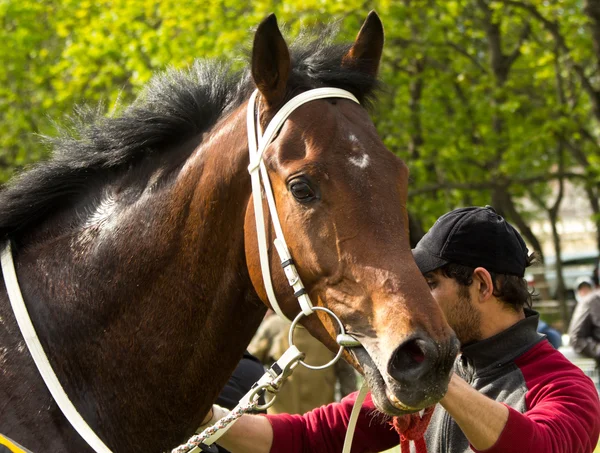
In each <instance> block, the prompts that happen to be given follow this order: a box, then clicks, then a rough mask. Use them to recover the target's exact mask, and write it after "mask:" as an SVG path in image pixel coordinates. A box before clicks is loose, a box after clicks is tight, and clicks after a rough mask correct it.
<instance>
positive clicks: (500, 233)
mask: <svg viewBox="0 0 600 453" xmlns="http://www.w3.org/2000/svg"><path fill="white" fill-rule="evenodd" d="M412 252H413V256H414V258H415V261H416V262H417V266H419V270H420V271H421V273H422V274H425V273H427V272H431V271H434V270H436V269H439V268H440V267H442V266H444V265H446V264H448V263H455V264H461V265H463V266H468V267H473V268H475V267H483V268H485V269H487V270H488V271H489V272H495V273H497V274H508V275H516V276H518V277H523V276H524V275H525V268H526V267H527V262H528V259H527V258H528V255H529V251H528V250H527V247H526V245H525V242H524V241H523V238H522V237H521V235H520V234H519V232H518V231H517V230H516V229H515V228H514V227H513V226H512V225H511V224H510V223H508V222H507V221H506V220H505V219H504V218H503V217H502V216H501V215H499V214H498V213H497V212H496V211H495V210H494V208H492V207H491V206H486V207H484V208H481V207H469V208H459V209H455V210H454V211H451V212H449V213H447V214H444V215H443V216H441V217H440V218H439V219H438V220H437V221H436V222H435V224H434V225H433V226H432V227H431V229H430V230H429V231H428V232H427V234H425V236H423V238H422V239H421V240H420V241H419V243H418V244H417V246H416V247H415V248H414V249H413V251H412Z"/></svg>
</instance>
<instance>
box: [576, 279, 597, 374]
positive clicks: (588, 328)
mask: <svg viewBox="0 0 600 453" xmlns="http://www.w3.org/2000/svg"><path fill="white" fill-rule="evenodd" d="M576 291H577V306H576V307H575V311H574V312H573V317H572V318H571V322H570V324H569V343H570V344H571V346H572V347H573V349H574V350H575V351H576V352H578V353H579V354H581V355H584V356H586V357H590V358H592V359H594V360H595V361H596V367H597V368H600V289H597V290H594V283H593V282H592V280H591V279H581V280H578V282H577V286H576ZM598 384H599V385H600V378H599V382H598Z"/></svg>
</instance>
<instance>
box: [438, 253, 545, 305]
mask: <svg viewBox="0 0 600 453" xmlns="http://www.w3.org/2000/svg"><path fill="white" fill-rule="evenodd" d="M531 261H532V259H531V258H528V260H527V265H528V266H529V265H530V264H531ZM440 270H441V271H442V273H443V274H444V275H445V276H446V277H448V278H451V279H453V280H455V281H456V282H457V283H458V284H459V285H460V286H461V287H467V286H470V285H471V283H473V272H474V271H475V268H474V267H469V266H463V265H461V264H455V263H448V264H446V265H445V266H442V267H441V268H440ZM490 275H491V276H492V284H493V285H494V291H493V294H494V296H495V297H496V298H498V299H499V300H500V301H502V302H503V303H504V304H506V305H507V306H509V307H510V308H512V309H513V310H515V311H520V310H521V309H523V308H524V307H527V308H531V304H532V297H533V294H534V293H533V292H532V291H530V290H529V287H528V286H527V281H526V280H525V279H524V278H523V277H518V276H516V275H508V274H496V273H495V272H490Z"/></svg>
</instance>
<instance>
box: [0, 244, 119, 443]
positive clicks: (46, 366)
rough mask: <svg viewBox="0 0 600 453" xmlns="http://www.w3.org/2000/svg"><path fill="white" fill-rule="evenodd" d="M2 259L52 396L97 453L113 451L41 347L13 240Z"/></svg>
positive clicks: (19, 320) (13, 299) (24, 332)
mask: <svg viewBox="0 0 600 453" xmlns="http://www.w3.org/2000/svg"><path fill="white" fill-rule="evenodd" d="M1 260H2V272H3V273H4V283H5V285H6V291H7V292H8V298H9V299H10V303H11V306H12V309H13V312H14V313H15V317H16V318H17V323H18V324H19V329H21V334H22V335H23V338H24V339H25V344H27V348H28V349H29V353H30V354H31V357H33V361H34V362H35V365H36V367H37V369H38V371H39V372H40V374H41V375H42V378H43V379H44V382H45V383H46V387H48V390H49V391H50V394H51V395H52V398H54V401H56V404H57V405H58V407H59V408H60V410H61V411H62V413H63V414H64V416H65V417H66V418H67V420H68V421H69V423H71V425H72V426H73V428H75V431H77V432H78V433H79V435H80V436H81V437H83V439H84V440H85V441H86V442H87V443H88V445H89V446H90V447H92V448H93V449H94V451H96V453H111V451H110V449H109V448H108V447H107V446H106V445H104V442H102V440H100V438H99V437H98V436H97V435H96V433H94V431H93V430H92V428H90V427H89V425H88V424H87V422H86V421H85V420H84V419H83V417H82V416H81V414H80V413H79V412H78V411H77V409H76V408H75V406H74V405H73V403H72V402H71V400H70V399H69V397H68V395H67V394H66V392H65V390H64V389H63V387H62V385H60V382H59V380H58V378H57V377H56V374H54V370H53V369H52V365H50V362H49V361H48V357H47V356H46V353H45V352H44V348H43V347H42V345H41V343H40V340H39V338H38V336H37V334H36V332H35V328H34V327H33V324H32V323H31V318H30V317H29V313H28V311H27V307H26V306H25V302H24V301H23V295H22V294H21V289H20V288H19V282H18V280H17V273H16V271H15V265H14V262H13V257H12V250H11V247H10V240H9V241H7V242H6V244H5V246H4V248H3V250H2V257H1Z"/></svg>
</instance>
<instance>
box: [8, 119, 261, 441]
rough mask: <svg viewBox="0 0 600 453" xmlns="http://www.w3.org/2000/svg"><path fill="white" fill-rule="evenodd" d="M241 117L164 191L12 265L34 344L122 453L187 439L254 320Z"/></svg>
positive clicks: (216, 132)
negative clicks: (106, 224) (37, 341)
mask: <svg viewBox="0 0 600 453" xmlns="http://www.w3.org/2000/svg"><path fill="white" fill-rule="evenodd" d="M243 113H244V110H243V109H240V110H238V111H237V112H234V113H233V114H232V115H230V116H229V117H228V118H226V119H224V120H223V121H221V122H220V123H219V124H217V125H216V126H215V127H214V128H213V130H212V132H210V133H209V134H208V135H207V136H206V138H205V140H203V142H202V143H201V144H200V145H199V146H198V147H197V148H196V149H195V150H194V151H193V152H192V153H191V155H190V156H189V158H188V159H187V160H186V162H185V163H184V164H183V166H182V167H181V168H180V169H179V171H178V173H177V174H176V176H175V178H174V180H172V181H171V183H170V184H165V185H164V187H162V188H158V189H153V190H154V192H149V195H148V196H145V197H144V196H142V197H140V198H139V200H138V201H137V202H136V203H134V204H133V206H134V207H132V208H127V209H125V208H123V209H120V212H121V213H122V214H120V215H119V217H118V219H116V220H115V221H116V223H117V224H116V225H113V231H112V232H111V234H109V233H108V232H102V231H100V232H98V231H96V232H95V234H96V240H95V241H94V240H87V241H79V242H77V241H75V242H74V238H73V236H69V235H66V236H65V237H64V238H62V239H60V240H53V241H52V244H43V245H40V246H38V247H32V248H31V249H29V251H28V252H25V251H24V253H23V254H22V256H20V257H19V261H20V265H21V271H20V273H21V274H22V275H23V276H25V278H24V279H23V283H22V287H23V292H24V294H25V299H26V300H27V301H28V303H30V304H31V305H30V307H31V308H32V310H31V312H32V313H34V315H33V316H32V318H34V319H33V321H34V324H37V325H38V326H40V329H39V330H40V332H39V333H40V337H41V340H42V343H43V344H44V346H45V348H46V350H47V351H48V355H49V356H50V359H51V361H52V362H53V363H55V364H56V363H58V364H59V367H60V368H62V369H68V371H69V372H68V373H66V374H65V375H63V376H60V378H62V379H63V380H64V383H63V385H64V386H65V389H66V390H67V392H68V393H69V394H70V395H73V400H74V402H75V403H76V405H77V404H78V403H79V405H81V406H83V407H85V408H89V411H90V413H92V414H96V415H93V416H92V419H94V418H95V419H96V420H97V422H96V424H95V428H96V429H98V430H99V431H100V432H101V433H102V434H104V435H105V436H106V438H107V439H109V441H112V442H115V443H117V442H118V444H119V445H120V446H121V447H123V449H124V450H127V448H126V447H130V450H128V451H138V450H139V448H140V443H139V442H140V436H132V435H131V433H132V432H136V433H139V432H141V431H144V432H145V433H146V434H145V435H144V436H141V437H144V438H145V441H144V442H143V443H144V444H146V446H147V447H148V448H151V449H154V450H156V448H157V445H163V446H164V448H162V449H161V451H162V450H166V449H167V448H170V447H172V446H173V444H174V443H175V442H179V441H181V439H182V437H183V436H185V435H188V434H191V432H193V429H194V428H196V427H197V426H199V424H200V421H201V419H202V416H203V415H204V413H205V411H206V410H207V409H208V407H209V405H210V404H211V402H212V401H214V399H215V398H216V396H217V394H218V392H219V390H220V389H221V387H222V386H223V385H224V383H225V382H226V380H227V378H228V377H229V375H230V374H231V372H232V371H233V369H234V367H235V365H236V364H237V362H238V360H239V358H240V357H241V354H242V352H243V350H244V347H245V346H246V345H247V344H248V342H249V340H250V339H251V336H252V334H253V333H254V332H255V330H256V328H257V327H258V324H259V323H260V320H261V318H262V315H263V313H264V310H265V308H264V306H263V305H262V304H261V303H260V301H259V300H258V297H257V296H256V293H255V291H254V290H253V288H252V285H251V282H250V278H249V276H248V271H247V269H246V263H245V254H244V217H245V211H246V206H247V203H248V200H249V197H250V178H249V175H248V174H247V170H246V167H247V165H248V157H247V140H246V137H245V130H246V129H245V116H244V114H243ZM98 228H100V226H98ZM88 233H89V232H86V233H85V234H88ZM104 233H106V234H107V235H108V236H107V237H110V239H111V240H110V241H105V242H103V241H101V240H99V239H98V238H100V237H102V235H103V234H104ZM78 234H79V235H82V234H83V233H81V232H79V233H78ZM74 244H75V248H76V250H75V253H71V250H72V248H73V245H74ZM77 248H79V249H78V250H77ZM79 252H85V253H86V254H85V255H83V256H82V255H81V254H80V253H79ZM57 279H58V280H59V281H60V284H57V281H56V280H57ZM50 294H52V296H50ZM39 295H43V296H42V297H41V298H40V297H38V296H39ZM124 345H126V347H124ZM116 364H118V365H116ZM173 379H176V380H177V385H176V386H173ZM115 382H120V383H122V386H121V388H120V389H119V391H118V395H117V397H116V398H115V397H114V396H111V393H113V394H114V392H115V390H114V388H112V387H113V386H114V383H115ZM82 388H85V395H83V394H81V392H80V390H77V389H82ZM157 392H158V393H160V392H163V393H162V394H159V395H157ZM142 402H143V403H142ZM83 412H86V410H85V409H83ZM84 415H85V414H84ZM185 426H187V428H186V429H183V428H182V427H185ZM140 430H141V431H140ZM183 431H185V432H183ZM132 439H136V442H137V443H136V444H135V445H134V444H133V443H131V442H134V441H133V440H132ZM146 441H147V442H146ZM112 442H111V443H112ZM139 451H142V450H139Z"/></svg>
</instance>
